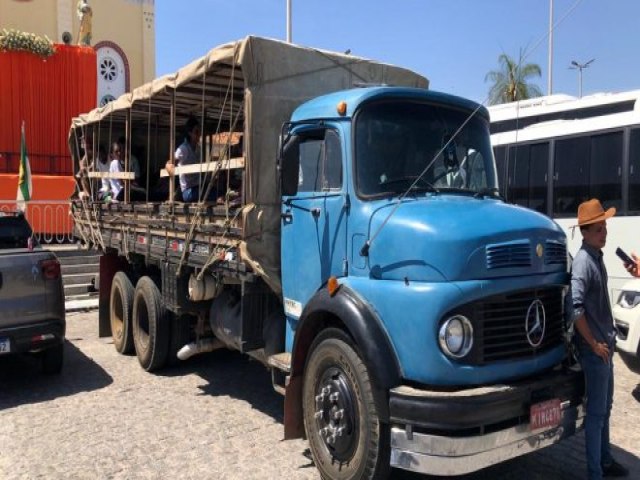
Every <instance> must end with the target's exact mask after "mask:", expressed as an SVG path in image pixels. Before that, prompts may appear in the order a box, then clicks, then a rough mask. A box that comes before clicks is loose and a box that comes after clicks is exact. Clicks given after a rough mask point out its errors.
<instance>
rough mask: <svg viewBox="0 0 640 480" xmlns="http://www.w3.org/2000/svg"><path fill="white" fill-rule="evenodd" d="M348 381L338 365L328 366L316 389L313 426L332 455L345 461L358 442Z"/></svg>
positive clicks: (356, 422)
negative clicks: (314, 423) (314, 424)
mask: <svg viewBox="0 0 640 480" xmlns="http://www.w3.org/2000/svg"><path fill="white" fill-rule="evenodd" d="M357 413H358V412H357V405H356V401H355V396H354V393H353V389H352V387H351V383H350V382H349V379H348V377H347V375H346V374H345V372H344V371H343V370H342V369H340V368H338V367H331V368H328V369H327V370H326V371H325V372H324V374H323V375H322V376H321V377H320V380H319V382H318V383H317V384H316V389H315V413H314V418H315V422H316V429H317V434H318V437H319V439H320V440H321V442H322V444H323V445H324V447H325V448H326V449H327V450H328V451H329V453H330V454H331V456H332V457H333V458H335V459H336V460H338V461H341V462H343V461H348V460H350V459H351V458H352V457H353V454H354V452H355V450H356V448H357V445H358V432H359V422H358V414H357Z"/></svg>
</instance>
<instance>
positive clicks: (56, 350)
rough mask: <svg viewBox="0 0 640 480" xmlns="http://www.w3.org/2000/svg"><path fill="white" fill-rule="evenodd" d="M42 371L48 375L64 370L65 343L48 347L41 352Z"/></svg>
mask: <svg viewBox="0 0 640 480" xmlns="http://www.w3.org/2000/svg"><path fill="white" fill-rule="evenodd" d="M41 360H42V372H43V373H46V374H47V375H53V374H57V373H60V372H61V371H62V364H63V363H64V344H63V343H61V344H59V345H55V346H53V347H50V348H47V349H46V350H44V351H43V352H42V353H41Z"/></svg>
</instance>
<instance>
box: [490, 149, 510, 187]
mask: <svg viewBox="0 0 640 480" xmlns="http://www.w3.org/2000/svg"><path fill="white" fill-rule="evenodd" d="M493 156H494V157H495V159H496V172H497V175H498V187H499V188H500V194H501V195H502V196H503V197H505V196H506V194H507V179H506V169H505V167H506V165H507V147H495V148H494V149H493Z"/></svg>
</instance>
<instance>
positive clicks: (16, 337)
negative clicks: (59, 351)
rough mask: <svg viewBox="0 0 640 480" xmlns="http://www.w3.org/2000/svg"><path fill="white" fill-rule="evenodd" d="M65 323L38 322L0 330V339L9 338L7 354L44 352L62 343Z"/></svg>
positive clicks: (55, 321) (57, 321)
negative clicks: (9, 347) (9, 346)
mask: <svg viewBox="0 0 640 480" xmlns="http://www.w3.org/2000/svg"><path fill="white" fill-rule="evenodd" d="M64 337H65V323H64V322H60V321H59V320H52V321H45V322H38V323H34V324H32V325H21V326H16V327H6V328H0V338H9V341H10V342H11V343H10V345H11V351H10V352H9V353H25V352H35V351H40V350H45V349H47V348H49V347H52V346H54V345H58V344H60V343H63V342H64Z"/></svg>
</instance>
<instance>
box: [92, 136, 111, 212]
mask: <svg viewBox="0 0 640 480" xmlns="http://www.w3.org/2000/svg"><path fill="white" fill-rule="evenodd" d="M109 168H110V165H109V159H108V157H107V150H106V149H105V148H104V145H103V144H100V146H99V147H98V159H97V161H95V163H94V170H95V171H96V172H99V173H109ZM110 191H111V187H110V185H109V179H108V178H102V179H100V189H99V190H98V200H103V199H104V198H106V197H108V196H109V193H110Z"/></svg>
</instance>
